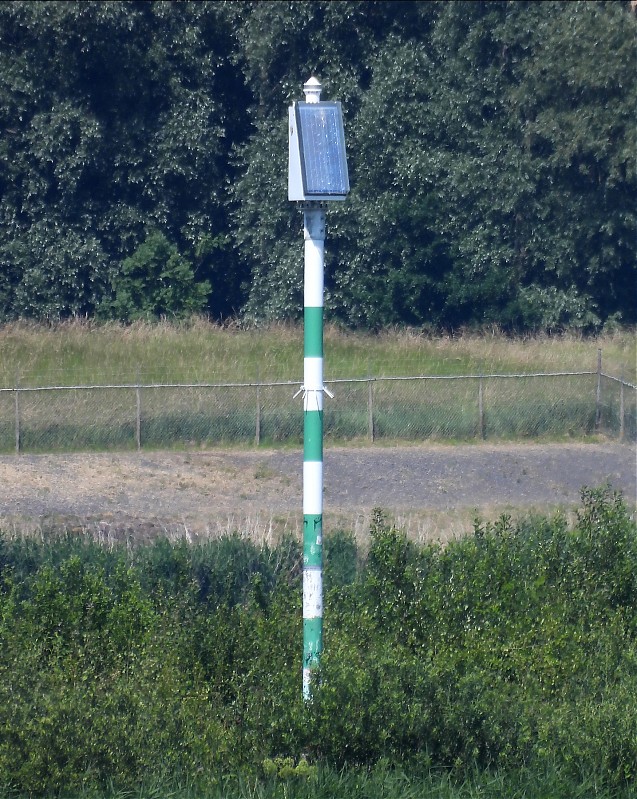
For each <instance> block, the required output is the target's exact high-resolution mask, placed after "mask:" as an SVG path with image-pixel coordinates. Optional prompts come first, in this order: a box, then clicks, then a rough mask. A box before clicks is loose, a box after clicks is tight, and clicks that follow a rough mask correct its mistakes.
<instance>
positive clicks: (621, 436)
mask: <svg viewBox="0 0 637 799" xmlns="http://www.w3.org/2000/svg"><path fill="white" fill-rule="evenodd" d="M624 413H625V406H624V367H623V366H622V379H621V383H620V384H619V440H620V441H623V440H624Z"/></svg>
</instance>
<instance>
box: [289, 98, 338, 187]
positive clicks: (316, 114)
mask: <svg viewBox="0 0 637 799" xmlns="http://www.w3.org/2000/svg"><path fill="white" fill-rule="evenodd" d="M294 117H295V122H296V131H297V136H298V142H299V154H300V161H301V178H302V183H303V194H304V195H305V196H307V197H308V198H312V197H316V198H321V199H325V198H329V197H334V198H342V197H344V196H345V195H346V194H348V192H349V175H348V172H347V157H346V153H345V134H344V130H343V113H342V110H341V104H340V103H339V102H337V101H333V102H319V103H304V102H295V103H294Z"/></svg>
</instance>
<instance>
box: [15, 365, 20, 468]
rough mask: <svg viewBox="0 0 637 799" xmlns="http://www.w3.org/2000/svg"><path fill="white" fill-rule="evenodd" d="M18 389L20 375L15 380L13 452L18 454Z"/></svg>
mask: <svg viewBox="0 0 637 799" xmlns="http://www.w3.org/2000/svg"><path fill="white" fill-rule="evenodd" d="M19 390H20V376H19V375H18V376H17V377H16V381H15V393H14V397H15V452H16V455H19V454H20V401H19V399H18V391H19Z"/></svg>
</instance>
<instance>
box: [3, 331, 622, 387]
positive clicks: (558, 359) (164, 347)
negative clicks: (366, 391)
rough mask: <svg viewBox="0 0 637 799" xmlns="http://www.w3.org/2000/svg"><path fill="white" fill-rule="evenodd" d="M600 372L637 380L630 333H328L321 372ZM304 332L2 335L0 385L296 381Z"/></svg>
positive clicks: (333, 374) (338, 375) (332, 375)
mask: <svg viewBox="0 0 637 799" xmlns="http://www.w3.org/2000/svg"><path fill="white" fill-rule="evenodd" d="M598 349H601V350H602V353H603V363H604V370H605V371H607V372H609V373H611V374H614V375H616V376H618V377H619V376H620V375H621V374H622V372H623V374H624V376H625V378H626V379H627V380H628V381H630V382H633V383H634V382H635V379H636V366H637V365H636V360H635V353H636V336H635V332H634V331H624V332H621V333H616V334H612V335H611V334H608V335H603V336H600V337H597V338H581V337H576V336H563V337H556V338H547V337H538V338H528V339H510V338H506V337H504V336H501V335H495V334H494V335H489V334H485V335H480V336H477V335H463V336H458V337H453V338H451V337H444V338H442V337H438V338H432V337H429V336H423V335H419V334H418V333H416V332H413V331H411V332H410V331H402V332H401V331H388V332H384V333H380V334H364V333H347V332H343V331H340V330H338V329H336V328H334V327H329V326H328V327H327V328H326V331H325V372H326V377H327V378H330V379H336V378H341V377H342V378H346V377H365V376H367V375H374V376H377V377H378V376H397V375H452V374H477V373H480V372H485V373H488V372H491V373H497V372H537V371H546V372H554V371H579V370H595V369H596V367H597V351H598ZM302 352H303V331H302V328H300V327H294V326H278V327H271V328H267V329H264V330H240V329H222V328H220V327H217V326H214V325H211V324H208V323H207V322H205V321H203V320H195V321H193V322H192V323H190V324H184V325H171V324H155V325H149V324H135V325H132V326H128V327H126V326H122V325H118V324H104V325H93V324H90V323H88V322H86V323H81V322H73V323H65V324H59V325H55V326H53V327H44V326H36V325H29V324H14V325H5V326H3V327H2V328H0V356H1V357H0V386H9V387H10V386H14V385H15V383H16V380H18V379H19V380H20V382H21V384H23V385H31V386H33V385H52V384H53V385H55V384H61V385H69V384H70V385H72V384H74V383H100V382H134V381H135V380H137V379H141V380H143V381H144V382H165V381H168V382H207V381H212V382H244V381H245V382H251V381H255V380H257V379H258V380H269V381H276V380H286V379H292V380H296V379H300V377H301V376H302V372H303V356H302Z"/></svg>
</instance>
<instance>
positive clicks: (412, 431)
mask: <svg viewBox="0 0 637 799" xmlns="http://www.w3.org/2000/svg"><path fill="white" fill-rule="evenodd" d="M326 382H327V384H328V385H329V386H330V388H331V390H332V391H333V393H334V395H335V396H334V399H328V398H326V401H325V410H324V436H325V441H326V443H328V444H329V443H338V442H345V441H353V440H362V441H370V442H374V441H380V440H407V441H425V440H432V441H454V440H455V441H465V440H471V439H476V438H478V439H519V438H529V439H533V438H556V437H557V438H560V437H581V436H587V435H592V434H595V433H599V434H603V435H608V436H612V437H615V438H619V439H622V440H627V441H635V440H636V439H637V387H636V386H634V385H632V384H630V383H627V382H625V381H623V380H620V379H618V378H616V377H612V376H610V375H602V374H600V373H597V372H582V373H568V374H544V375H539V374H536V375H467V376H454V377H401V378H390V377H376V378H359V379H355V380H354V379H335V380H332V381H330V380H327V381H326ZM298 388H299V383H298V382H295V381H285V382H277V383H250V384H204V383H201V384H192V385H169V384H165V385H134V384H127V385H110V386H58V387H40V388H35V387H19V386H16V387H13V388H0V451H2V452H10V451H19V452H34V453H36V452H59V451H76V450H109V449H113V450H114V449H134V448H137V449H141V448H144V447H146V448H149V449H151V448H152V449H161V448H169V447H193V446H204V447H205V446H213V445H217V444H221V445H223V444H240V445H242V446H245V445H254V444H256V445H260V444H277V443H289V444H301V443H302V440H303V414H302V400H301V398H300V397H297V398H296V399H295V398H294V394H295V393H296V392H297V391H298Z"/></svg>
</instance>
